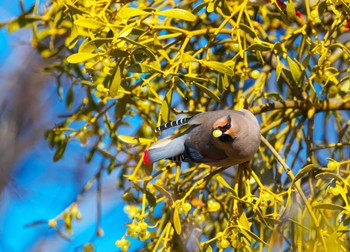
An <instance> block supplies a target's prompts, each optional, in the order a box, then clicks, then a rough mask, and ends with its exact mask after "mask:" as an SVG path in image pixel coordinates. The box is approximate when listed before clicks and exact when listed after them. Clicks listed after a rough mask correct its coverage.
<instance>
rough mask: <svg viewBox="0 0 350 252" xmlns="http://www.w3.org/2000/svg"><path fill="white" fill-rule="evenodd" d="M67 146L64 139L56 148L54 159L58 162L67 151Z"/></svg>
mask: <svg viewBox="0 0 350 252" xmlns="http://www.w3.org/2000/svg"><path fill="white" fill-rule="evenodd" d="M66 147H67V141H64V142H63V143H62V144H61V145H60V146H59V147H58V148H57V150H56V152H55V155H54V156H53V161H54V162H57V161H58V160H60V159H61V158H62V156H63V154H64V152H65V151H66Z"/></svg>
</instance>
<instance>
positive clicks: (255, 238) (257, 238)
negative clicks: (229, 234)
mask: <svg viewBox="0 0 350 252" xmlns="http://www.w3.org/2000/svg"><path fill="white" fill-rule="evenodd" d="M241 231H242V233H243V234H244V235H245V236H247V235H248V236H250V237H251V238H253V239H254V240H256V241H259V242H261V243H263V244H265V245H266V246H269V244H267V243H266V242H264V241H263V240H262V239H261V238H260V237H259V236H257V235H256V234H254V233H253V232H252V231H250V230H249V229H247V228H245V227H242V226H241Z"/></svg>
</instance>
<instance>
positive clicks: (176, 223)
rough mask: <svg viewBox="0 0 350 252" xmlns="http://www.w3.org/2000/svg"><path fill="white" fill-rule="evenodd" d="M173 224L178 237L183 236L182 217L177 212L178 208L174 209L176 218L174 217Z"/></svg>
mask: <svg viewBox="0 0 350 252" xmlns="http://www.w3.org/2000/svg"><path fill="white" fill-rule="evenodd" d="M173 222H174V228H175V231H176V233H177V234H178V235H180V234H181V220H180V215H179V211H178V210H177V207H175V209H174V217H173Z"/></svg>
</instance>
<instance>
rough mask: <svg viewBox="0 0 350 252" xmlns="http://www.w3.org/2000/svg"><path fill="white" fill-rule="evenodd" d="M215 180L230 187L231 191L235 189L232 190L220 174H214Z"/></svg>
mask: <svg viewBox="0 0 350 252" xmlns="http://www.w3.org/2000/svg"><path fill="white" fill-rule="evenodd" d="M216 180H217V181H218V182H219V183H220V184H221V185H222V186H224V187H226V188H228V189H230V190H231V191H233V192H234V191H235V190H233V188H232V187H231V186H230V185H229V184H228V183H227V182H226V180H225V179H224V178H223V177H222V176H221V175H217V176H216Z"/></svg>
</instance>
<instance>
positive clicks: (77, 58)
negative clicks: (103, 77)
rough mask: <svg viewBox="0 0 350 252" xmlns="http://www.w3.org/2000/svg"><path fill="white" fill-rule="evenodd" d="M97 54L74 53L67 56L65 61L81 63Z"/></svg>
mask: <svg viewBox="0 0 350 252" xmlns="http://www.w3.org/2000/svg"><path fill="white" fill-rule="evenodd" d="M97 55H98V54H96V53H74V54H72V55H70V56H69V57H68V58H67V61H68V62H69V63H72V64H75V63H82V62H84V61H87V60H89V59H93V58H95V57H96V56H97Z"/></svg>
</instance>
